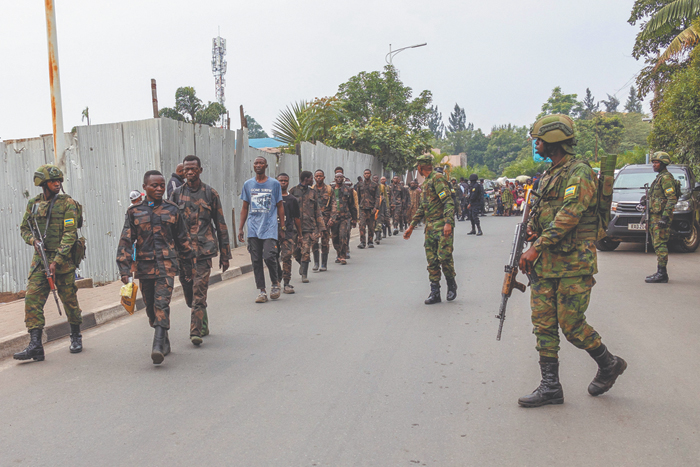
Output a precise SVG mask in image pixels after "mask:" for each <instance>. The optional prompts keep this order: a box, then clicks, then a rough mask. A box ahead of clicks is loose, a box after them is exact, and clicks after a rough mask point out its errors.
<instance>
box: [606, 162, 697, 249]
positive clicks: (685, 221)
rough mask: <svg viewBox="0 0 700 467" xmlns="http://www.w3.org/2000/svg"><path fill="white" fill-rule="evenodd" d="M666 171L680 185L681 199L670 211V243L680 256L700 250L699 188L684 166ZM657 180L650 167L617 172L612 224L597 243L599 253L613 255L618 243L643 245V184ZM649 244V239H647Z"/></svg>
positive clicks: (636, 166) (628, 166)
mask: <svg viewBox="0 0 700 467" xmlns="http://www.w3.org/2000/svg"><path fill="white" fill-rule="evenodd" d="M667 169H668V171H669V172H671V174H673V176H674V177H675V179H676V180H678V181H680V184H681V196H680V197H679V198H678V203H676V206H675V207H674V209H673V220H672V222H671V243H672V244H673V245H674V246H675V247H676V249H678V250H679V251H683V252H693V251H695V250H697V249H698V246H700V235H699V232H700V222H699V221H700V184H697V183H695V176H694V175H693V171H692V170H691V169H690V167H688V166H687V165H673V164H672V165H669V166H668V167H667ZM655 178H656V173H655V172H654V169H653V166H652V165H651V164H637V165H627V166H625V167H623V168H622V169H620V171H619V173H618V174H617V176H616V177H615V184H614V185H613V201H612V207H611V210H610V211H611V212H610V214H611V220H610V224H608V228H607V230H606V233H607V237H605V238H603V239H602V240H600V241H598V242H596V247H597V248H598V249H599V250H601V251H612V250H614V249H615V248H617V247H618V246H619V245H620V243H621V242H634V243H644V242H645V239H646V229H645V226H644V224H643V223H642V217H643V213H644V206H643V205H640V200H641V198H642V196H644V193H645V192H644V184H645V183H648V184H649V185H650V186H651V183H652V182H653V181H654V179H655ZM650 241H651V239H650Z"/></svg>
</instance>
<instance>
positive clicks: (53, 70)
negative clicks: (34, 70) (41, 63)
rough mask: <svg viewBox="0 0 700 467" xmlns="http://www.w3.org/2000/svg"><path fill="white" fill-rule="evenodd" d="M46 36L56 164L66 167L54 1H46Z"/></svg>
mask: <svg viewBox="0 0 700 467" xmlns="http://www.w3.org/2000/svg"><path fill="white" fill-rule="evenodd" d="M44 4H45V5H46V36H47V39H48V42H49V82H50V83H51V117H52V119H53V157H54V163H55V164H56V165H57V166H58V167H60V168H62V169H63V168H64V167H65V160H64V159H63V151H64V150H65V149H66V144H65V140H64V136H63V104H62V102H61V79H60V76H59V73H58V35H57V34H56V10H55V7H54V0H45V1H44Z"/></svg>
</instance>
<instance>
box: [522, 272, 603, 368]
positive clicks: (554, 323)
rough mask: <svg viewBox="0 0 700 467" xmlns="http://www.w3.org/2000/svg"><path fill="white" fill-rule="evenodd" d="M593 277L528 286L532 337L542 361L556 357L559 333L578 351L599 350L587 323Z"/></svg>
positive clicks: (559, 279) (593, 330) (592, 330)
mask: <svg viewBox="0 0 700 467" xmlns="http://www.w3.org/2000/svg"><path fill="white" fill-rule="evenodd" d="M594 285H595V279H594V278H593V276H580V277H562V278H556V279H540V280H538V281H537V282H536V283H534V284H531V285H530V307H531V308H532V324H533V326H534V329H533V333H534V334H535V336H536V337H537V351H538V352H539V353H540V356H541V357H553V358H557V357H558V352H559V331H558V328H561V330H562V332H563V333H564V336H566V339H567V340H568V341H569V342H571V343H572V344H574V345H575V346H576V347H578V348H579V349H585V350H593V349H595V348H597V347H598V346H600V344H601V342H600V336H599V335H598V333H597V332H596V330H595V329H593V327H591V326H590V325H589V324H588V323H587V322H586V315H585V312H586V309H587V308H588V303H589V302H590V299H591V288H592V287H593V286H594Z"/></svg>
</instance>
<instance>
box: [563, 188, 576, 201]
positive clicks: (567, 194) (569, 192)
mask: <svg viewBox="0 0 700 467" xmlns="http://www.w3.org/2000/svg"><path fill="white" fill-rule="evenodd" d="M576 188H577V187H576V185H571V186H570V187H568V188H567V189H566V190H565V191H564V199H568V198H571V197H572V196H576Z"/></svg>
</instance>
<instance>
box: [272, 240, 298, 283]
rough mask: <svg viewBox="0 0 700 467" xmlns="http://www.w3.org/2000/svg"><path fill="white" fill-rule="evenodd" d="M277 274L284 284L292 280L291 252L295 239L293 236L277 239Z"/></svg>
mask: <svg viewBox="0 0 700 467" xmlns="http://www.w3.org/2000/svg"><path fill="white" fill-rule="evenodd" d="M279 244H280V247H279V260H278V261H277V263H278V264H279V274H278V276H281V277H282V280H283V281H284V283H285V284H289V281H291V280H292V254H293V253H294V248H295V247H296V240H295V239H294V238H287V239H284V240H280V241H279Z"/></svg>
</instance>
